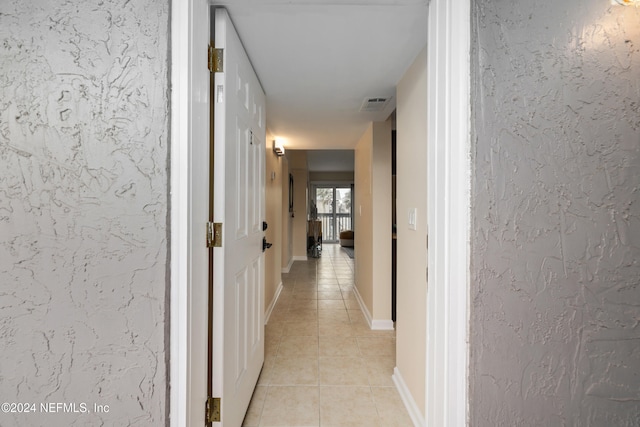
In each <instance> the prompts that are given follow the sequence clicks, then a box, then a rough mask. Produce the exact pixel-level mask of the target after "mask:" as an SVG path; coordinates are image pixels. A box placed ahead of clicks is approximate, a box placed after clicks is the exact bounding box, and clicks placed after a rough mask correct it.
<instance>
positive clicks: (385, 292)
mask: <svg viewBox="0 0 640 427" xmlns="http://www.w3.org/2000/svg"><path fill="white" fill-rule="evenodd" d="M372 154H373V155H372V161H373V176H372V180H373V200H372V209H373V224H372V225H373V230H372V231H371V234H372V236H373V310H372V311H371V317H372V319H373V321H374V325H373V326H374V327H376V325H375V322H376V321H388V322H389V325H387V326H389V327H391V326H392V325H391V234H392V223H391V121H389V120H387V121H386V122H380V123H374V124H373V153H372Z"/></svg>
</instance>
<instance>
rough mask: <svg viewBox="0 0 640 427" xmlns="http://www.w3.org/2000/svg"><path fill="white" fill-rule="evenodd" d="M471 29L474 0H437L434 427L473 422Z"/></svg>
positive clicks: (432, 47) (431, 301)
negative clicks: (470, 371) (470, 330)
mask: <svg viewBox="0 0 640 427" xmlns="http://www.w3.org/2000/svg"><path fill="white" fill-rule="evenodd" d="M470 30H471V20H470V2H469V0H431V2H430V3H429V24H428V31H429V36H428V45H427V51H428V58H427V63H428V68H427V75H428V86H427V91H428V92H427V93H428V108H427V109H428V118H427V128H428V137H427V150H428V156H427V158H428V159H427V170H428V175H427V197H428V203H427V204H428V208H427V222H428V226H429V253H428V257H429V264H428V265H429V270H428V271H429V283H428V290H427V352H426V361H425V362H426V378H425V383H426V393H425V412H426V414H425V421H426V425H427V426H428V427H440V426H448V427H462V426H465V425H467V414H468V396H467V388H468V376H467V365H468V351H469V349H468V327H469V320H468V303H469V233H470V231H469V230H470V212H469V206H470V182H471V181H470V176H471V174H470V168H471V162H470V157H469V156H470V134H469V130H470V122H469V120H470V114H469V106H470V92H469V87H470V86H469V85H470V65H469V64H470V62H469V52H470Z"/></svg>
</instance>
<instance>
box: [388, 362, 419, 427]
mask: <svg viewBox="0 0 640 427" xmlns="http://www.w3.org/2000/svg"><path fill="white" fill-rule="evenodd" d="M391 378H392V379H393V383H394V384H395V385H396V389H398V393H400V398H401V399H402V403H404V406H405V407H406V408H407V411H408V412H409V416H410V417H411V421H413V425H414V426H415V427H425V426H426V425H427V424H426V421H425V419H424V415H422V414H421V413H420V409H419V408H418V405H416V401H415V400H414V399H413V396H412V395H411V392H409V388H408V387H407V383H405V382H404V378H402V375H401V374H400V371H399V370H398V367H397V366H396V367H395V368H393V375H392V376H391Z"/></svg>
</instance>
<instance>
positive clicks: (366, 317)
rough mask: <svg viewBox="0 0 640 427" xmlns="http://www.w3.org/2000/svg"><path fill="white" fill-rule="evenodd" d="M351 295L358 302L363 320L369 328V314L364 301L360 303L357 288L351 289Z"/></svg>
mask: <svg viewBox="0 0 640 427" xmlns="http://www.w3.org/2000/svg"><path fill="white" fill-rule="evenodd" d="M353 294H354V295H355V296H356V300H357V301H358V305H359V306H360V311H362V314H364V318H365V319H367V325H369V328H371V313H369V309H368V308H367V306H366V304H365V303H364V301H362V297H361V296H360V292H358V288H357V287H356V286H354V287H353Z"/></svg>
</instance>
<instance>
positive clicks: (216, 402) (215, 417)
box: [205, 397, 221, 423]
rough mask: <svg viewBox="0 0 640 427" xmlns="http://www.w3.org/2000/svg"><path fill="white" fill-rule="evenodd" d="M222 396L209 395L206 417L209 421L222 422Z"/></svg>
mask: <svg viewBox="0 0 640 427" xmlns="http://www.w3.org/2000/svg"><path fill="white" fill-rule="evenodd" d="M220 400H221V399H220V398H219V397H208V398H207V407H206V409H205V419H206V422H207V423H215V422H220Z"/></svg>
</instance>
